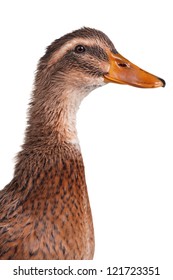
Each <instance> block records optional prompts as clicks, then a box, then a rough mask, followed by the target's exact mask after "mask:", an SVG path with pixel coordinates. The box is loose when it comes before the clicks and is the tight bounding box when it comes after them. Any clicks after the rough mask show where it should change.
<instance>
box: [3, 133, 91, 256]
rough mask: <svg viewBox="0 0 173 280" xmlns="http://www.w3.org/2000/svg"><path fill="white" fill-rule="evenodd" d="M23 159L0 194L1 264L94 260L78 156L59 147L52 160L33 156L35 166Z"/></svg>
mask: <svg viewBox="0 0 173 280" xmlns="http://www.w3.org/2000/svg"><path fill="white" fill-rule="evenodd" d="M52 139H53V137H52ZM54 140H55V141H56V138H55V139H54ZM47 148H49V147H48V146H47ZM59 155H61V156H59ZM20 157H21V160H20V164H19V165H18V166H17V167H16V173H15V176H14V179H13V180H12V181H11V183H10V184H9V185H7V186H6V188H5V189H4V190H3V191H2V194H1V210H2V212H3V213H4V214H5V215H4V216H3V214H1V240H0V241H1V244H0V245H1V247H0V248H1V258H2V259H13V258H14V259H26V260H27V259H92V258H93V254H94V233H93V225H92V216H91V210H90V204H89V199H88V194H87V188H86V182H85V177H84V176H83V174H84V166H83V160H82V157H81V154H80V152H79V150H78V149H75V148H74V147H73V146H72V147H71V146H70V145H69V144H68V145H65V144H64V145H62V146H60V145H59V146H56V145H54V146H50V150H49V151H48V154H47V153H46V152H43V151H42V150H41V149H40V151H39V149H37V151H36V152H35V153H34V154H33V152H31V151H30V155H29V157H32V160H30V158H29V157H28V154H25V152H22V153H21V155H20ZM22 158H23V159H22ZM33 163H35V164H36V165H35V166H34V165H33ZM26 170H27V172H26ZM28 171H30V172H29V175H28ZM18 178H20V179H18ZM40 186H42V187H41V188H40ZM7 190H8V193H7ZM19 197H20V199H19ZM2 226H3V227H2Z"/></svg>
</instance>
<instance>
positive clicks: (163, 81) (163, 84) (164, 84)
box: [159, 78, 166, 87]
mask: <svg viewBox="0 0 173 280" xmlns="http://www.w3.org/2000/svg"><path fill="white" fill-rule="evenodd" d="M159 80H160V81H161V82H162V87H165V86H166V82H165V80H163V79H161V78H159Z"/></svg>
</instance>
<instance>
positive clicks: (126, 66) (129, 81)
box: [104, 52, 165, 88]
mask: <svg viewBox="0 0 173 280" xmlns="http://www.w3.org/2000/svg"><path fill="white" fill-rule="evenodd" d="M108 56H109V62H110V69H109V72H108V73H107V74H105V75H104V80H105V82H107V83H109V82H113V83H118V84H126V85H131V86H135V87H140V88H156V87H164V86H165V81H164V80H163V79H161V78H158V77H157V76H155V75H153V74H150V73H148V72H146V71H144V70H142V69H140V68H139V67H138V66H136V65H135V64H133V63H131V62H130V61H129V60H127V59H126V58H124V57H123V56H122V55H120V54H118V53H116V54H114V53H113V52H110V53H109V54H108Z"/></svg>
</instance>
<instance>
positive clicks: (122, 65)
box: [118, 63, 127, 67]
mask: <svg viewBox="0 0 173 280" xmlns="http://www.w3.org/2000/svg"><path fill="white" fill-rule="evenodd" d="M118 66H120V67H127V64H126V63H118Z"/></svg>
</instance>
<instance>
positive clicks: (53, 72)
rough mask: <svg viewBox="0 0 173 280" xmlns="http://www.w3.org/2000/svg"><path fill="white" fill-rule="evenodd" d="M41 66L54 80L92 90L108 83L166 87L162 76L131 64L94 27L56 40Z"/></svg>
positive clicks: (41, 61)
mask: <svg viewBox="0 0 173 280" xmlns="http://www.w3.org/2000/svg"><path fill="white" fill-rule="evenodd" d="M40 67H41V68H42V69H45V68H46V69H47V70H49V77H51V80H54V83H55V81H56V80H57V81H59V82H60V81H61V82H62V83H63V85H64V86H65V85H66V86H67V85H69V87H73V88H76V87H79V88H80V89H82V88H83V87H84V88H88V89H90V91H91V89H94V88H96V87H98V86H101V85H104V84H106V83H109V82H113V83H118V84H126V85H131V86H135V87H140V88H157V87H164V86H165V81H164V80H163V79H161V78H159V77H157V76H155V75H153V74H150V73H149V72H146V71H144V70H142V69H141V68H139V67H138V66H136V65H135V64H133V63H131V62H130V61H129V60H127V59H126V58H124V57H123V56H122V55H120V54H119V53H118V52H117V50H116V49H115V47H114V44H113V43H112V42H111V41H110V39H109V38H108V37H107V36H106V35H105V34H104V33H103V32H101V31H98V30H95V29H91V28H82V29H79V30H76V31H74V32H72V33H69V34H66V35H65V36H63V37H61V38H60V39H57V40H55V41H54V42H53V43H52V44H51V45H50V46H49V47H48V48H47V52H46V54H45V55H44V56H43V57H42V59H41V60H40ZM46 81H49V83H50V80H48V79H45V82H46ZM42 84H44V83H43V82H42Z"/></svg>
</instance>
